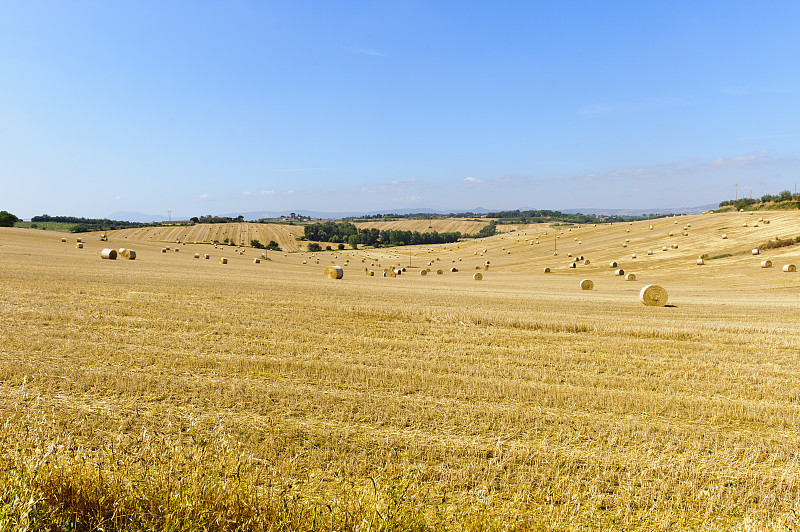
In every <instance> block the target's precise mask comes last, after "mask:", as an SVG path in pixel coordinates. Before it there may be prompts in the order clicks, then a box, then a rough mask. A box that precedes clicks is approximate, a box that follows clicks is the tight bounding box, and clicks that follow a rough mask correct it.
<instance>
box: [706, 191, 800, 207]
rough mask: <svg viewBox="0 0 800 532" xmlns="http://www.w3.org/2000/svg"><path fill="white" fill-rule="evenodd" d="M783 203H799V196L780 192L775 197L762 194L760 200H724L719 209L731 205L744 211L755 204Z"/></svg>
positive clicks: (789, 192) (788, 192)
mask: <svg viewBox="0 0 800 532" xmlns="http://www.w3.org/2000/svg"><path fill="white" fill-rule="evenodd" d="M772 201H775V202H784V201H800V194H792V192H791V191H790V190H782V191H781V192H780V193H778V194H777V195H772V194H764V195H763V196H761V197H760V198H755V199H754V198H739V199H736V200H725V201H721V202H719V206H720V207H727V206H730V205H733V206H734V207H736V208H737V209H744V208H745V207H748V206H750V205H754V204H756V203H769V202H772Z"/></svg>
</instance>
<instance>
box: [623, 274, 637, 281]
mask: <svg viewBox="0 0 800 532" xmlns="http://www.w3.org/2000/svg"><path fill="white" fill-rule="evenodd" d="M625 280H626V281H635V280H636V275H634V274H632V273H626V274H625Z"/></svg>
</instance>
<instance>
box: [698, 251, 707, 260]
mask: <svg viewBox="0 0 800 532" xmlns="http://www.w3.org/2000/svg"><path fill="white" fill-rule="evenodd" d="M698 258H699V259H703V260H705V259H707V258H708V253H703V254H702V255H700V256H699V257H698Z"/></svg>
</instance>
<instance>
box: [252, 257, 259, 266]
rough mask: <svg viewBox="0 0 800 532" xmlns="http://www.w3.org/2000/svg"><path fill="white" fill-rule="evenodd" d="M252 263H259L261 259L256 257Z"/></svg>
mask: <svg viewBox="0 0 800 532" xmlns="http://www.w3.org/2000/svg"><path fill="white" fill-rule="evenodd" d="M253 264H261V259H259V258H258V257H256V258H254V259H253Z"/></svg>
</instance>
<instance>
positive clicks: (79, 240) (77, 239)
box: [75, 238, 83, 242]
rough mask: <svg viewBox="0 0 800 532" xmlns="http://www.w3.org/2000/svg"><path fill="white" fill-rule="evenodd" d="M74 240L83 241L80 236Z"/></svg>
mask: <svg viewBox="0 0 800 532" xmlns="http://www.w3.org/2000/svg"><path fill="white" fill-rule="evenodd" d="M75 242H83V240H82V239H80V238H76V239H75Z"/></svg>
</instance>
